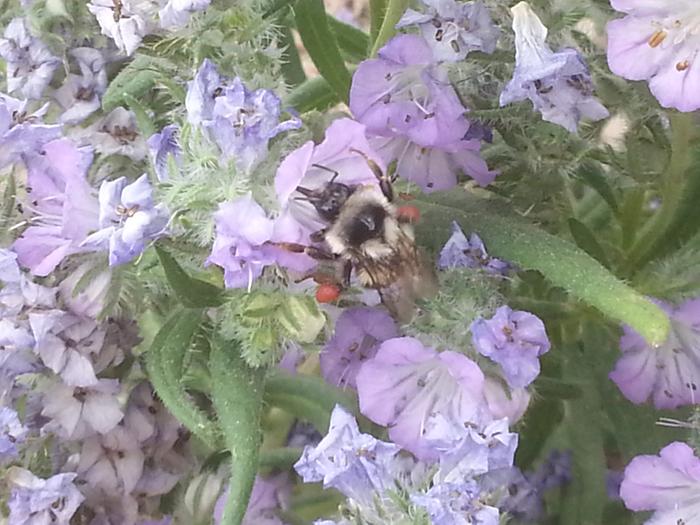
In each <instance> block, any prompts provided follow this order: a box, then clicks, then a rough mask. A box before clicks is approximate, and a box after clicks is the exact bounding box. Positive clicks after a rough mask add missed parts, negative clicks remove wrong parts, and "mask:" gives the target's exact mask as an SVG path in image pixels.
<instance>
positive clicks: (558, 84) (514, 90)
mask: <svg viewBox="0 0 700 525" xmlns="http://www.w3.org/2000/svg"><path fill="white" fill-rule="evenodd" d="M511 11H512V12H513V30H514V31H515V71H514V72H513V79H512V80H511V81H510V82H509V83H508V85H507V86H506V87H505V89H504V90H503V92H502V93H501V97H500V104H501V106H505V105H507V104H510V103H512V102H517V101H520V100H525V99H526V98H527V99H530V101H531V102H532V104H533V106H534V108H535V110H537V111H539V112H540V113H541V114H542V118H543V119H544V120H546V121H547V122H553V123H554V124H558V125H560V126H562V127H564V128H566V129H567V130H569V131H570V132H572V133H574V132H576V130H577V129H578V123H579V121H580V120H581V119H588V120H593V121H596V120H601V119H604V118H606V117H608V115H609V112H608V110H607V109H605V107H604V106H603V105H602V104H601V103H600V102H599V101H598V99H597V98H595V97H594V96H593V92H594V88H593V83H592V82H591V75H590V72H589V71H588V66H587V65H586V63H585V62H584V60H583V57H582V56H581V54H580V53H579V52H578V51H577V50H575V49H562V50H561V51H559V52H557V53H554V52H552V50H551V49H550V48H549V46H547V44H546V43H545V39H546V38H547V28H546V27H545V26H544V24H542V22H541V21H540V19H539V18H538V17H537V15H536V14H535V13H534V11H533V10H532V8H531V7H530V5H529V4H528V3H527V2H520V3H519V4H517V5H516V6H515V7H512V8H511Z"/></svg>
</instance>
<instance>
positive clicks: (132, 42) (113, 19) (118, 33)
mask: <svg viewBox="0 0 700 525" xmlns="http://www.w3.org/2000/svg"><path fill="white" fill-rule="evenodd" d="M139 7H140V5H139V4H137V3H135V2H132V1H131V0H120V2H119V3H115V2H113V0H92V1H91V2H90V3H89V4H88V5H87V8H88V10H89V11H90V12H91V13H92V14H93V15H95V18H97V23H98V24H100V29H101V30H102V34H103V35H105V36H108V37H109V38H111V39H112V40H114V45H116V46H117V48H118V49H119V50H120V51H122V52H124V53H126V54H127V55H132V54H133V53H134V51H136V48H137V47H139V45H140V44H141V40H142V39H143V37H144V36H146V35H147V34H149V33H150V32H151V24H150V23H149V22H150V21H149V19H148V18H149V17H148V13H144V12H142V11H140V10H139Z"/></svg>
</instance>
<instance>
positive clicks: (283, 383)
mask: <svg viewBox="0 0 700 525" xmlns="http://www.w3.org/2000/svg"><path fill="white" fill-rule="evenodd" d="M265 401H266V402H267V403H269V404H270V405H272V406H277V407H279V408H282V409H285V410H288V411H290V412H292V413H294V414H295V415H298V416H300V417H302V418H304V419H306V420H308V421H310V422H311V423H312V424H313V425H314V426H315V427H316V429H317V430H319V431H321V432H326V430H328V424H329V422H330V414H331V412H332V411H333V408H335V405H341V406H343V407H345V408H346V409H347V410H349V411H351V412H353V413H354V414H355V415H357V416H359V410H358V408H357V402H356V401H355V399H354V398H353V396H352V395H350V394H349V393H347V392H343V391H342V390H340V389H338V388H334V387H332V386H330V385H328V384H327V383H326V382H324V381H323V380H322V379H321V378H320V377H316V376H308V375H302V374H296V375H291V374H288V373H284V372H277V373H274V374H271V375H270V377H269V378H268V380H267V384H266V385H265Z"/></svg>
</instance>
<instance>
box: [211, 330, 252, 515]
mask: <svg viewBox="0 0 700 525" xmlns="http://www.w3.org/2000/svg"><path fill="white" fill-rule="evenodd" d="M209 370H210V372H211V377H212V400H213V402H214V408H215V409H216V414H217V416H218V417H219V423H220V425H221V428H222V430H223V432H224V440H225V442H226V448H228V450H229V451H230V452H231V481H230V482H229V494H228V498H227V500H226V507H225V508H224V515H223V519H222V521H221V525H240V524H241V523H242V521H243V517H244V516H245V512H246V508H247V507H248V500H249V499H250V493H251V491H252V490H253V482H254V480H255V475H256V473H257V471H258V457H259V448H260V443H261V441H262V434H261V431H260V416H261V413H262V408H263V405H262V401H263V391H264V383H265V369H263V368H257V369H254V368H250V367H249V366H248V365H247V364H246V363H245V362H244V361H243V359H242V358H241V355H240V349H239V348H238V347H236V346H232V345H230V344H229V345H228V346H224V344H223V343H222V341H221V340H218V341H215V342H214V344H213V345H212V349H211V356H210V360H209Z"/></svg>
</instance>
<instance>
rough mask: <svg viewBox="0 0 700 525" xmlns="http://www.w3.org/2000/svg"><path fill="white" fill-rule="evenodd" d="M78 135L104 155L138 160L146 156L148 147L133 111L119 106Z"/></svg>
mask: <svg viewBox="0 0 700 525" xmlns="http://www.w3.org/2000/svg"><path fill="white" fill-rule="evenodd" d="M76 135H78V136H80V138H81V139H82V140H83V141H84V142H85V143H87V144H90V145H91V146H93V147H94V148H95V151H97V152H98V153H101V154H102V155H124V156H125V157H129V158H130V159H131V160H134V161H136V162H138V161H141V160H143V159H145V158H146V155H147V154H148V148H147V146H146V141H145V140H144V138H143V136H142V135H141V134H140V133H139V130H138V126H137V124H136V116H135V115H134V113H133V112H132V111H129V110H127V109H124V108H122V107H117V108H115V109H113V110H112V111H111V112H110V113H109V114H108V115H106V116H105V117H103V118H101V119H100V120H98V121H97V122H95V124H93V125H92V126H89V127H87V128H85V129H84V130H82V131H80V132H77V133H76Z"/></svg>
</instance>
